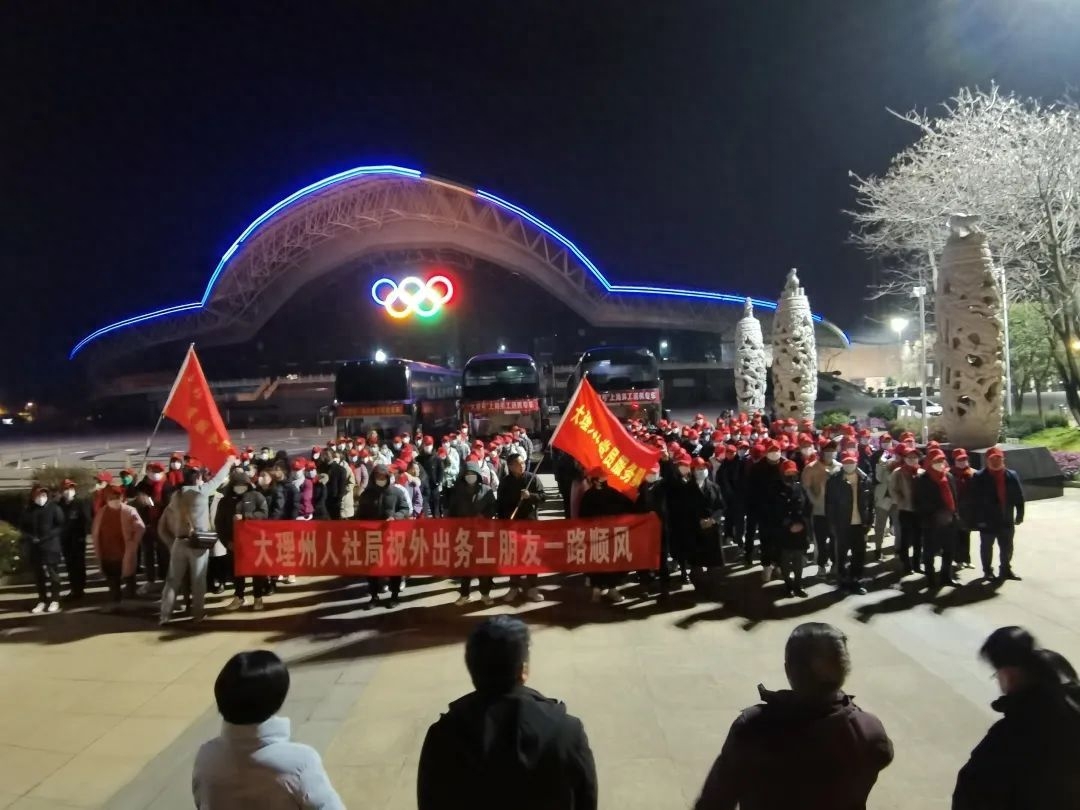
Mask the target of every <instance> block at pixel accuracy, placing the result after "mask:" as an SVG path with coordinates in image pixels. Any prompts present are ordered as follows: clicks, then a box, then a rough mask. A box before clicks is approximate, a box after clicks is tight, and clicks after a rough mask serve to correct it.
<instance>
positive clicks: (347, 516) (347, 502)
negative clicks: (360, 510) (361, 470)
mask: <svg viewBox="0 0 1080 810" xmlns="http://www.w3.org/2000/svg"><path fill="white" fill-rule="evenodd" d="M365 472H366V471H365ZM355 514H356V471H355V470H353V468H352V467H350V466H349V465H348V464H346V465H345V494H344V495H342V496H341V519H342V520H351V519H352V516H353V515H355Z"/></svg>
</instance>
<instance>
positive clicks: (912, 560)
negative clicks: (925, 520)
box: [896, 509, 923, 571]
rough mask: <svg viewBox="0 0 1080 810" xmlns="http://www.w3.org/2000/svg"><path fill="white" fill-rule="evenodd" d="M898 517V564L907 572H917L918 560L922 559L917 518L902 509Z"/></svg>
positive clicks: (920, 532) (919, 527) (920, 530)
mask: <svg viewBox="0 0 1080 810" xmlns="http://www.w3.org/2000/svg"><path fill="white" fill-rule="evenodd" d="M899 516H900V539H899V542H897V544H896V547H897V548H898V549H899V554H900V562H901V563H902V564H903V566H904V569H905V570H907V571H911V570H915V571H918V570H919V560H921V559H922V556H923V554H922V548H923V536H922V535H923V530H922V526H921V525H919V516H918V515H916V514H915V513H914V512H908V511H905V510H903V509H901V510H900V512H899Z"/></svg>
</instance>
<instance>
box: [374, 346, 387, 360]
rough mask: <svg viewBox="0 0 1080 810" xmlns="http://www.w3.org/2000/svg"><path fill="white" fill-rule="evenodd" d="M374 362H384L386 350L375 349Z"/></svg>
mask: <svg viewBox="0 0 1080 810" xmlns="http://www.w3.org/2000/svg"><path fill="white" fill-rule="evenodd" d="M375 362H376V363H385V362H386V352H384V351H383V350H382V349H377V350H376V351H375Z"/></svg>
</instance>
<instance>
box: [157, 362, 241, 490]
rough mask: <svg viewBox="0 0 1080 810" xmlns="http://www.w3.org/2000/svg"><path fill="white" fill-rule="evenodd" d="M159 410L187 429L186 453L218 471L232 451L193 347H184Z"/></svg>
mask: <svg viewBox="0 0 1080 810" xmlns="http://www.w3.org/2000/svg"><path fill="white" fill-rule="evenodd" d="M163 413H164V414H165V416H167V417H169V418H170V419H172V420H173V421H174V422H176V423H177V424H178V425H180V427H182V428H184V429H185V430H186V431H187V433H188V448H189V450H188V452H189V453H191V455H192V456H194V457H195V458H197V459H199V460H200V461H201V462H202V463H203V465H204V466H205V467H207V468H209V469H211V470H215V471H216V470H220V469H221V467H222V466H223V465H224V464H225V462H226V460H227V459H228V458H229V456H231V455H233V454H234V452H235V451H234V450H233V446H232V442H231V441H230V440H229V432H228V431H227V430H225V423H224V422H223V421H222V420H221V413H220V412H219V411H218V407H217V403H215V402H214V396H213V394H211V393H210V384H209V383H208V382H207V381H206V375H205V374H203V370H202V365H201V364H200V363H199V358H198V357H197V356H196V355H195V347H194V346H192V347H191V348H190V349H188V353H187V357H185V358H184V364H183V365H182V366H180V373H179V374H178V375H176V382H174V383H173V387H172V391H170V392H169V399H168V400H167V401H166V403H165V409H164V411H163Z"/></svg>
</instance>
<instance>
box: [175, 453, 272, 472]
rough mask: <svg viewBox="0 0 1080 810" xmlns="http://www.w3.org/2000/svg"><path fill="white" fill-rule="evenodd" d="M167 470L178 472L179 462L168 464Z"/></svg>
mask: <svg viewBox="0 0 1080 810" xmlns="http://www.w3.org/2000/svg"><path fill="white" fill-rule="evenodd" d="M264 458H265V456H264ZM169 469H172V470H179V469H180V462H179V461H174V462H172V463H170V464H169Z"/></svg>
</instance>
